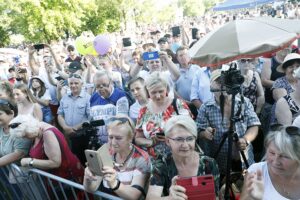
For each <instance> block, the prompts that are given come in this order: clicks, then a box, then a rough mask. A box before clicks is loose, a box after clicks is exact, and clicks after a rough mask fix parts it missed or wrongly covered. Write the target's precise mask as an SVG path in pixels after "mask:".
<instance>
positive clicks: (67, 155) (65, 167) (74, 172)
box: [29, 127, 84, 183]
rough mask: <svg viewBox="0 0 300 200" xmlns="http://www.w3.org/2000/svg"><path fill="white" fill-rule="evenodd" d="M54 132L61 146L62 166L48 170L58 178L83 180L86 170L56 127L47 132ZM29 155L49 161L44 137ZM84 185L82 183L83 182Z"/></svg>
mask: <svg viewBox="0 0 300 200" xmlns="http://www.w3.org/2000/svg"><path fill="white" fill-rule="evenodd" d="M48 130H50V131H52V132H53V133H54V134H55V136H56V138H57V139H58V142H59V146H60V149H61V165H60V167H58V168H55V169H50V170H48V172H49V173H51V174H54V175H56V176H59V177H62V178H65V179H73V180H74V178H76V180H78V181H82V180H83V174H84V169H83V167H82V165H81V164H80V161H79V159H78V158H77V157H76V156H75V155H74V154H73V153H72V152H71V150H70V148H69V146H68V143H67V141H66V140H65V137H64V135H63V134H62V133H61V132H60V131H59V130H58V129H57V128H55V127H51V128H48V129H47V130H45V132H46V131H48ZM29 155H30V157H31V158H35V159H41V160H47V159H48V157H47V155H46V154H45V151H44V140H43V137H42V138H41V140H40V141H39V143H38V144H37V145H36V146H35V147H32V148H31V149H30V152H29ZM81 183H82V182H81Z"/></svg>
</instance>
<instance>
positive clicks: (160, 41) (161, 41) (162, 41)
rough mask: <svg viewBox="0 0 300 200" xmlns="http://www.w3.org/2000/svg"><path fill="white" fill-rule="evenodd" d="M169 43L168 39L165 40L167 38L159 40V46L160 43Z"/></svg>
mask: <svg viewBox="0 0 300 200" xmlns="http://www.w3.org/2000/svg"><path fill="white" fill-rule="evenodd" d="M167 42H168V40H167V38H165V37H162V38H160V39H159V40H158V44H159V43H167Z"/></svg>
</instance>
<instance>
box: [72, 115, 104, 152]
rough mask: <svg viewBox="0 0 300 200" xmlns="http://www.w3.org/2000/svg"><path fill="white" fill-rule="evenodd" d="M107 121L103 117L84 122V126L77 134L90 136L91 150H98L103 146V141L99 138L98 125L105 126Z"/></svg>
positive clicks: (89, 146) (88, 145)
mask: <svg viewBox="0 0 300 200" xmlns="http://www.w3.org/2000/svg"><path fill="white" fill-rule="evenodd" d="M104 125H105V121H104V120H103V119H101V120H95V121H90V122H84V123H83V124H82V128H81V129H79V130H78V131H77V134H76V135H75V137H76V136H77V137H79V136H86V137H88V144H87V148H88V149H91V150H97V149H99V148H100V147H101V145H102V144H101V141H100V140H99V139H98V136H97V132H98V128H97V127H98V126H104Z"/></svg>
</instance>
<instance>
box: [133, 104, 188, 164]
mask: <svg viewBox="0 0 300 200" xmlns="http://www.w3.org/2000/svg"><path fill="white" fill-rule="evenodd" d="M176 106H177V109H178V114H179V115H189V116H191V114H190V110H189V107H188V105H187V104H186V103H185V102H184V101H183V100H181V99H177V100H176ZM174 115H177V113H176V111H175V109H174V107H173V105H172V104H170V105H169V106H168V107H167V109H166V110H165V111H164V112H161V113H152V112H151V111H150V109H149V108H148V105H147V106H145V107H143V108H141V109H140V112H139V116H138V118H137V123H136V137H144V138H147V139H150V138H155V139H156V141H158V142H157V143H156V144H155V146H153V147H152V148H148V153H149V155H150V156H152V157H153V158H155V157H157V155H158V154H163V155H166V154H168V153H169V148H168V147H167V145H166V144H165V142H164V134H163V129H164V126H165V124H166V122H167V120H168V119H170V118H171V117H172V116H174Z"/></svg>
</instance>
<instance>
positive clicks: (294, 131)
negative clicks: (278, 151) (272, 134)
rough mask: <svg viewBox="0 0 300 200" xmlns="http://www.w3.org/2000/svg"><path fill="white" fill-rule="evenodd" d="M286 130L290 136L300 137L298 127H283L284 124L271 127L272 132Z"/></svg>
mask: <svg viewBox="0 0 300 200" xmlns="http://www.w3.org/2000/svg"><path fill="white" fill-rule="evenodd" d="M284 128H285V132H286V133H287V134H288V135H290V136H293V135H296V136H300V128H298V127H297V126H283V125H282V124H273V125H271V127H270V130H271V131H281V130H283V129H284Z"/></svg>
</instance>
